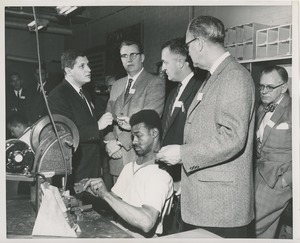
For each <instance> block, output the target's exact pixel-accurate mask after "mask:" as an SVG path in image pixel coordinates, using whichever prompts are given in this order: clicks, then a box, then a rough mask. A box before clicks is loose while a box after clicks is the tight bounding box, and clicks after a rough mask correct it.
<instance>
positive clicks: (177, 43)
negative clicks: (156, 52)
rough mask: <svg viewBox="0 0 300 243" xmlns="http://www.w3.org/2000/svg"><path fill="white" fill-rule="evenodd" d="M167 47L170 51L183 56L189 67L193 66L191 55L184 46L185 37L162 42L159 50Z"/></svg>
mask: <svg viewBox="0 0 300 243" xmlns="http://www.w3.org/2000/svg"><path fill="white" fill-rule="evenodd" d="M166 47H168V48H169V49H170V51H171V52H172V53H174V54H179V55H181V56H183V57H185V59H186V61H187V62H188V63H189V66H190V67H193V62H192V59H191V57H190V56H189V53H188V51H187V50H186V48H185V39H184V38H180V37H179V38H174V39H171V40H169V41H167V42H166V43H164V44H163V45H162V47H161V50H163V49H165V48H166Z"/></svg>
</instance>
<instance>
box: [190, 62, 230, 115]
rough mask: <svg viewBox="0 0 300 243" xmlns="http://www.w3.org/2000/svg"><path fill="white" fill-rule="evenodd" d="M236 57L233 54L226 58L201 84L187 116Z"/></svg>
mask: <svg viewBox="0 0 300 243" xmlns="http://www.w3.org/2000/svg"><path fill="white" fill-rule="evenodd" d="M234 60H235V59H234V58H233V57H232V56H228V57H226V58H225V59H224V61H223V62H221V63H220V65H219V66H218V67H217V69H216V70H215V72H214V73H213V74H212V75H211V76H210V78H209V79H208V80H206V81H204V82H203V84H202V85H201V87H200V89H199V91H198V92H197V94H196V95H195V98H194V100H193V101H192V104H191V106H190V108H189V110H188V114H187V116H188V117H189V116H190V115H191V113H192V112H193V111H194V110H195V108H196V107H197V106H198V104H199V103H200V102H201V101H202V100H203V99H205V95H206V93H207V91H208V90H209V89H210V87H211V86H212V84H213V83H215V81H216V80H217V78H218V76H219V74H220V73H221V72H222V71H223V70H224V68H226V67H227V65H228V64H229V63H231V62H233V61H234Z"/></svg>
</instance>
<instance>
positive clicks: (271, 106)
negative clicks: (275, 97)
mask: <svg viewBox="0 0 300 243" xmlns="http://www.w3.org/2000/svg"><path fill="white" fill-rule="evenodd" d="M276 106H277V104H276V103H271V104H269V105H266V106H264V112H265V113H267V112H273V111H274V110H275V108H276Z"/></svg>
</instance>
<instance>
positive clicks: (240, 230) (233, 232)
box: [176, 199, 249, 238]
mask: <svg viewBox="0 0 300 243" xmlns="http://www.w3.org/2000/svg"><path fill="white" fill-rule="evenodd" d="M178 209H179V210H180V199H179V203H178V206H177V211H178ZM176 221H177V222H178V225H179V227H178V230H179V232H183V231H188V230H193V229H204V230H207V231H209V232H212V233H214V234H216V235H218V236H221V237H223V238H248V237H249V226H248V225H245V226H241V227H232V228H225V227H203V226H196V225H191V224H187V223H185V222H184V221H183V220H182V218H181V213H180V211H179V212H177V217H176Z"/></svg>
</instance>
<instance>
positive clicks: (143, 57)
mask: <svg viewBox="0 0 300 243" xmlns="http://www.w3.org/2000/svg"><path fill="white" fill-rule="evenodd" d="M141 58H142V62H144V61H145V55H144V54H143V53H142V54H141Z"/></svg>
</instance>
